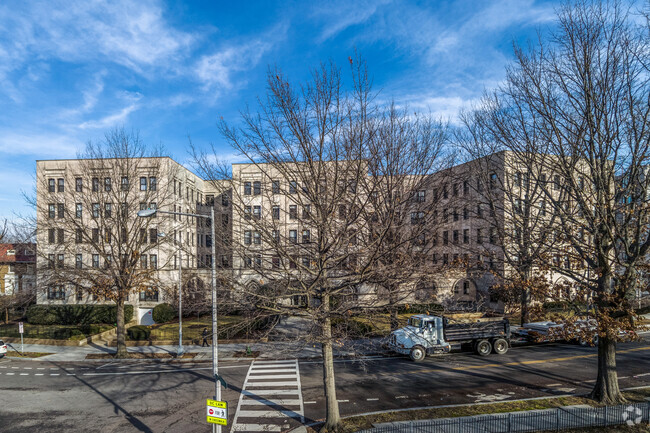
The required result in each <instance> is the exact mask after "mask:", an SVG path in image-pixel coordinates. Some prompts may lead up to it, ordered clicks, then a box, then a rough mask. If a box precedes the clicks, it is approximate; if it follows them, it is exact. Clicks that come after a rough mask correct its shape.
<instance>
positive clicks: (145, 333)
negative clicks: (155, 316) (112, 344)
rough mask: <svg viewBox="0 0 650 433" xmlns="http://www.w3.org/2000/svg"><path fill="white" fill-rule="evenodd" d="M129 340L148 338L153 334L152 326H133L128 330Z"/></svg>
mask: <svg viewBox="0 0 650 433" xmlns="http://www.w3.org/2000/svg"><path fill="white" fill-rule="evenodd" d="M126 333H127V335H128V336H129V340H148V339H149V337H150V336H151V328H150V327H149V326H145V325H136V326H131V327H130V328H129V329H127V330H126Z"/></svg>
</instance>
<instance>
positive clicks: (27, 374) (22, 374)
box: [20, 373, 29, 376]
mask: <svg viewBox="0 0 650 433" xmlns="http://www.w3.org/2000/svg"><path fill="white" fill-rule="evenodd" d="M20 375H21V376H29V373H20Z"/></svg>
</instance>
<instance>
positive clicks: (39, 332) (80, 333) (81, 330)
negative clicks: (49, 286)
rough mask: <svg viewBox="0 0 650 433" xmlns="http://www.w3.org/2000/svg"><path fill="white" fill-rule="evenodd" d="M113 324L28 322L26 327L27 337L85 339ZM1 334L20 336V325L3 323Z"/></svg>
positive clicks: (106, 329)
mask: <svg viewBox="0 0 650 433" xmlns="http://www.w3.org/2000/svg"><path fill="white" fill-rule="evenodd" d="M112 328H113V327H112V326H111V325H106V324H93V325H79V326H75V325H54V326H52V325H46V326H43V325H32V324H27V325H25V327H24V330H25V333H24V334H23V336H24V337H25V338H44V339H48V340H69V339H72V340H83V339H85V338H86V337H89V336H91V335H95V334H99V333H100V332H104V331H108V330H109V329H112ZM0 335H2V336H3V337H14V338H20V333H19V332H18V326H16V325H3V326H0Z"/></svg>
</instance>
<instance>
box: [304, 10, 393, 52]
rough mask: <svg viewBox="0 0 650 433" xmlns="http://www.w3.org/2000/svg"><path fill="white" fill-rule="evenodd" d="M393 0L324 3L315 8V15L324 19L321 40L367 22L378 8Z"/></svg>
mask: <svg viewBox="0 0 650 433" xmlns="http://www.w3.org/2000/svg"><path fill="white" fill-rule="evenodd" d="M391 1H392V0H376V1H349V0H345V1H341V2H338V4H332V3H331V2H326V3H323V7H320V8H317V9H316V10H314V13H313V15H314V16H315V17H317V18H321V19H324V21H325V23H324V25H323V31H322V32H321V34H320V37H319V41H320V42H323V41H326V40H327V39H329V38H331V37H334V36H336V35H337V34H339V33H340V32H342V31H344V30H345V29H347V28H348V27H350V26H354V25H357V24H361V23H364V22H366V21H367V20H368V19H369V18H370V17H372V16H373V15H374V14H375V13H376V12H377V10H378V9H379V8H380V7H382V6H384V5H386V4H388V3H391Z"/></svg>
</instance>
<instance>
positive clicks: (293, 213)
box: [289, 204, 298, 220]
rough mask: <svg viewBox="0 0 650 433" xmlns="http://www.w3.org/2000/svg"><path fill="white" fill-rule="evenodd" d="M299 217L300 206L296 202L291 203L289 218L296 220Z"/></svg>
mask: <svg viewBox="0 0 650 433" xmlns="http://www.w3.org/2000/svg"><path fill="white" fill-rule="evenodd" d="M297 218H298V206H296V205H295V204H292V205H289V219H290V220H295V219H297Z"/></svg>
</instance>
